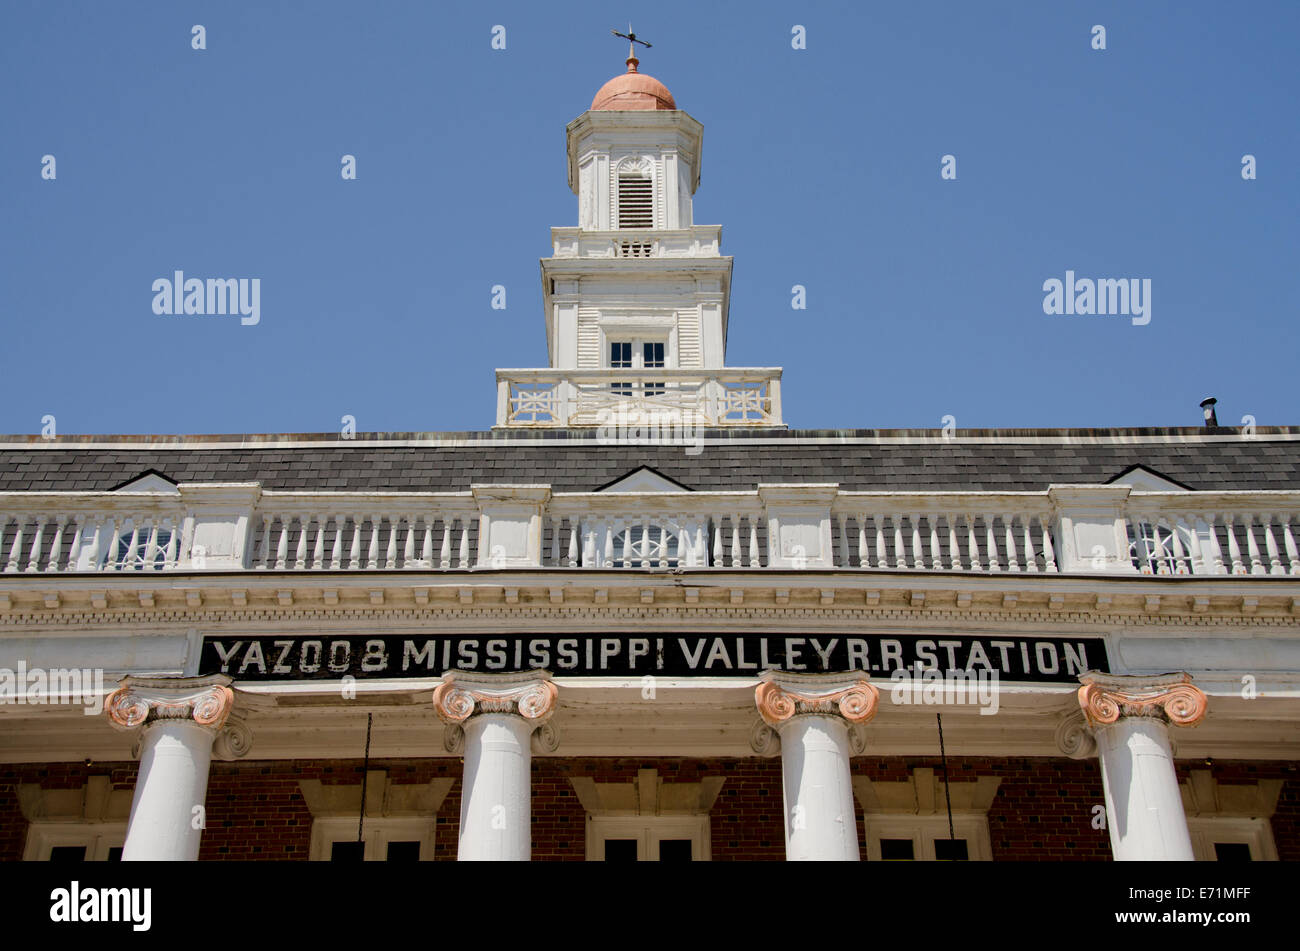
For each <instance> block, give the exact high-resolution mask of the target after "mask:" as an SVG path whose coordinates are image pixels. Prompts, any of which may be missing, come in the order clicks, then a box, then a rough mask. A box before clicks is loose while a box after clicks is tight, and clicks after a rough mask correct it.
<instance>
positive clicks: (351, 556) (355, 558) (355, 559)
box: [348, 515, 366, 571]
mask: <svg viewBox="0 0 1300 951" xmlns="http://www.w3.org/2000/svg"><path fill="white" fill-rule="evenodd" d="M351 521H352V537H351V538H350V539H349V540H348V541H349V542H350V544H349V545H348V570H350V571H356V570H357V569H358V568H360V567H361V526H362V525H364V524H365V521H366V517H365V516H364V515H354V516H352V519H351Z"/></svg>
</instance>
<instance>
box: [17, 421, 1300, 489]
mask: <svg viewBox="0 0 1300 951" xmlns="http://www.w3.org/2000/svg"><path fill="white" fill-rule="evenodd" d="M953 436H954V437H955V438H953V439H951V440H945V439H944V438H943V435H942V433H941V432H940V431H938V430H875V431H873V430H852V431H843V430H837V431H829V430H804V431H797V432H786V431H763V432H755V431H753V430H745V431H738V430H728V431H720V430H714V431H710V432H709V433H708V434H707V439H708V442H707V444H706V445H705V446H704V449H703V451H702V452H700V453H699V454H696V455H689V454H687V452H686V447H685V446H683V445H667V446H663V445H659V446H656V445H628V444H622V445H617V444H616V445H608V444H606V445H602V444H599V443H597V442H596V441H595V437H594V434H592V433H591V432H590V431H588V432H572V431H570V432H566V431H549V432H545V433H510V434H508V435H502V434H496V433H443V434H419V433H387V434H385V433H381V434H360V433H359V434H357V436H356V437H355V439H353V440H342V439H339V438H338V437H337V436H336V435H335V434H299V435H289V436H145V437H141V436H80V437H77V436H73V437H61V438H59V439H56V440H52V441H48V442H47V441H45V440H43V439H41V438H40V437H34V436H8V437H6V436H0V491H6V492H13V491H43V490H44V491H50V490H58V491H76V490H82V491H90V490H107V489H111V488H113V487H114V486H117V485H119V484H121V483H123V482H125V481H127V480H129V479H131V478H133V477H135V476H137V475H139V474H140V473H142V472H144V471H145V470H147V469H156V470H158V471H159V472H161V473H164V474H165V475H166V476H168V477H169V478H171V479H174V480H176V481H177V482H249V481H258V482H261V483H262V485H263V486H264V487H265V488H269V489H307V490H342V491H358V490H367V489H368V490H382V491H397V492H401V491H409V492H417V491H450V490H462V489H467V488H469V486H470V485H471V484H474V483H494V482H495V483H501V482H517V483H549V484H550V485H551V486H552V488H553V489H554V490H555V491H567V492H575V491H592V490H594V489H596V488H598V487H600V486H602V485H605V484H607V483H609V482H612V481H614V480H616V479H618V478H619V477H621V476H623V475H625V474H627V473H629V472H631V471H633V470H634V469H636V468H638V467H640V466H650V467H651V468H654V469H656V470H658V471H659V472H661V473H663V474H664V475H665V476H667V477H668V478H670V479H675V480H676V481H678V482H681V483H682V484H684V485H686V486H689V487H690V488H692V489H699V490H708V489H712V490H752V489H753V488H754V487H755V486H756V485H758V484H759V483H760V482H767V483H770V482H837V483H839V485H840V487H841V488H842V489H847V490H856V491H869V490H889V489H895V490H917V491H921V490H931V491H943V490H950V491H957V490H968V491H1025V490H1041V489H1044V488H1046V487H1047V486H1048V485H1049V484H1051V483H1054V482H1105V481H1107V480H1108V479H1111V478H1112V477H1114V476H1116V475H1118V474H1119V473H1121V472H1123V471H1124V470H1125V469H1128V468H1129V467H1131V466H1133V465H1138V464H1140V465H1144V466H1146V467H1147V468H1150V469H1154V470H1156V471H1157V472H1160V473H1163V474H1164V475H1166V476H1168V477H1169V478H1171V479H1175V480H1177V481H1179V482H1182V483H1184V484H1186V485H1188V486H1190V487H1191V488H1192V489H1200V490H1214V489H1253V490H1259V489H1296V488H1300V427H1261V428H1259V429H1257V430H1256V433H1255V435H1254V436H1253V437H1250V438H1247V437H1244V436H1242V435H1240V434H1238V433H1237V432H1236V431H1235V430H1232V429H1227V428H1219V429H1213V430H1211V429H1204V428H1192V429H1111V430H959V431H957V432H956V433H954V434H953Z"/></svg>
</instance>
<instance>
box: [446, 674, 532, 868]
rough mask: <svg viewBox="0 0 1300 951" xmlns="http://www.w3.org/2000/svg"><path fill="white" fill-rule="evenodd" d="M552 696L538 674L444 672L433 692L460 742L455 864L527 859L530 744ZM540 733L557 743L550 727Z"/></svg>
mask: <svg viewBox="0 0 1300 951" xmlns="http://www.w3.org/2000/svg"><path fill="white" fill-rule="evenodd" d="M557 693H558V692H557V690H556V688H555V685H554V684H553V683H551V682H550V681H549V680H547V679H541V678H539V676H538V675H537V674H528V675H520V674H501V675H496V676H493V675H479V676H475V677H465V676H461V675H457V674H449V675H448V676H447V679H446V680H445V681H444V682H443V683H442V684H440V685H439V686H438V688H437V689H436V690H434V692H433V706H434V709H435V710H436V711H437V712H438V715H439V716H440V717H441V718H442V719H443V720H444V721H446V723H447V724H448V730H449V732H452V733H455V732H459V733H460V734H461V735H460V736H459V737H457V738H456V742H457V743H463V744H464V753H465V774H464V780H463V782H462V783H461V798H460V842H459V848H458V851H457V854H456V857H457V858H458V859H459V860H461V861H482V860H488V861H505V862H527V861H528V860H529V859H530V858H532V842H533V839H532V818H533V817H532V762H533V757H532V746H531V744H532V738H533V732H534V731H535V730H537V729H538V728H539V727H541V726H542V725H543V724H545V723H546V721H547V720H548V719H549V718H550V716H551V714H552V712H554V710H555V701H556V696H557ZM543 733H550V734H551V738H552V739H553V738H554V737H553V731H551V730H550V728H549V727H547V728H545V729H544V730H543ZM449 748H450V747H449ZM551 748H553V745H552V746H551Z"/></svg>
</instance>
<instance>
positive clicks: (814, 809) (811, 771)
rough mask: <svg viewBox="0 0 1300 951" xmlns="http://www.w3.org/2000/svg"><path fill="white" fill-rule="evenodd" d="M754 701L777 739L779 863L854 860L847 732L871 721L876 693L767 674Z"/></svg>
mask: <svg viewBox="0 0 1300 951" xmlns="http://www.w3.org/2000/svg"><path fill="white" fill-rule="evenodd" d="M755 700H756V701H757V703H758V712H759V715H760V716H761V717H762V718H763V722H764V723H766V724H767V726H768V727H770V728H771V729H772V730H773V731H775V732H776V734H777V735H778V736H779V737H780V741H781V788H782V794H783V797H784V800H785V857H786V860H787V861H809V860H811V861H847V862H856V861H858V860H859V858H860V857H861V855H860V852H859V849H858V821H857V807H856V806H855V804H854V799H853V781H852V777H851V776H850V774H849V755H850V754H849V728H850V726H855V725H857V724H860V723H865V722H866V721H867V720H869V719H871V717H872V715H873V714H874V713H875V712H876V704H877V700H878V691H877V690H876V688H875V687H874V686H872V685H871V684H869V683H867V682H866V681H865V680H856V681H846V679H845V678H844V676H843V675H834V676H833V677H825V676H819V675H804V676H800V675H798V674H767V675H765V678H764V681H763V683H761V684H759V686H758V690H757V691H756V693H755Z"/></svg>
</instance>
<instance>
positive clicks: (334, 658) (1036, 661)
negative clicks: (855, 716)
mask: <svg viewBox="0 0 1300 951" xmlns="http://www.w3.org/2000/svg"><path fill="white" fill-rule="evenodd" d="M199 666H200V669H199V673H200V674H218V673H220V674H226V675H228V676H230V677H233V678H234V679H235V680H244V681H277V680H337V679H339V678H342V677H345V676H352V677H355V678H357V679H362V678H365V679H376V678H392V677H440V676H442V675H443V674H445V673H447V672H448V671H465V672H474V673H517V672H520V671H528V670H549V671H551V673H552V674H554V675H555V676H557V677H643V676H645V675H647V674H651V675H654V676H656V677H668V678H678V677H753V676H756V675H757V674H759V673H761V672H762V671H764V670H783V671H798V672H803V673H831V672H835V673H839V672H847V671H865V672H866V673H869V674H870V675H871V676H872V677H873V678H874V679H878V680H887V679H888V678H889V675H890V674H891V673H893V672H894V671H898V670H904V671H909V672H911V671H917V670H920V671H930V670H934V671H937V672H940V673H946V672H948V671H981V670H982V671H989V672H991V673H995V674H996V675H997V677H998V679H1000V680H1008V681H1025V682H1032V683H1077V682H1078V676H1079V674H1081V673H1084V672H1085V671H1089V670H1099V671H1109V670H1110V666H1109V661H1108V658H1107V656H1106V643H1105V641H1104V640H1103V639H1102V638H1100V637H1067V638H1055V637H1022V636H1016V635H996V634H991V635H980V636H974V637H973V636H969V635H946V634H888V635H886V634H861V635H859V634H850V635H845V634H731V633H719V634H681V633H668V632H662V633H644V634H600V633H594V634H593V633H586V634H479V633H475V634H437V635H429V636H425V635H416V636H412V635H409V634H373V635H367V634H357V635H347V636H338V637H335V636H329V635H321V636H316V637H301V636H297V637H280V636H275V635H266V636H252V637H249V636H243V637H241V636H238V635H235V636H226V635H220V636H217V635H213V636H208V637H205V638H204V641H203V651H202V656H201V659H200V665H199Z"/></svg>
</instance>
